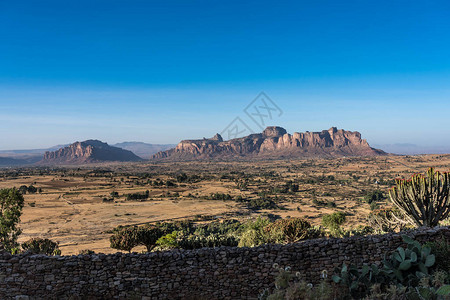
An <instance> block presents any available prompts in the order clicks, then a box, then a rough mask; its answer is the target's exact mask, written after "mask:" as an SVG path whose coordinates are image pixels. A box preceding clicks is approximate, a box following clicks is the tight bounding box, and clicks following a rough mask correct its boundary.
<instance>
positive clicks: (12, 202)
mask: <svg viewBox="0 0 450 300" xmlns="http://www.w3.org/2000/svg"><path fill="white" fill-rule="evenodd" d="M24 202H25V201H24V199H23V196H22V194H21V193H20V192H19V191H18V190H16V189H14V188H13V189H1V190H0V250H1V249H5V250H7V251H11V250H12V249H13V248H17V247H18V246H19V244H18V243H17V238H18V236H19V235H20V234H21V233H22V230H20V228H18V226H17V225H18V223H19V222H20V216H21V215H22V209H23V206H24Z"/></svg>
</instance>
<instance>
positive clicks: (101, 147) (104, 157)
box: [39, 140, 142, 165]
mask: <svg viewBox="0 0 450 300" xmlns="http://www.w3.org/2000/svg"><path fill="white" fill-rule="evenodd" d="M141 160H142V159H141V158H140V157H138V156H137V155H136V154H134V153H133V152H131V151H129V150H124V149H121V148H118V147H113V146H110V145H108V144H107V143H103V142H101V141H99V140H87V141H84V142H75V143H73V144H71V145H69V146H67V147H63V148H60V149H58V150H56V151H47V152H45V154H44V157H43V159H42V160H41V161H40V162H39V164H42V165H53V164H68V165H72V164H75V165H77V164H88V163H101V162H113V161H117V162H132V161H141Z"/></svg>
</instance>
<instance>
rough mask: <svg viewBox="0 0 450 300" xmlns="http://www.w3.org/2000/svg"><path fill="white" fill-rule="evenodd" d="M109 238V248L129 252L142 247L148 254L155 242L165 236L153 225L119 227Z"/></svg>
mask: <svg viewBox="0 0 450 300" xmlns="http://www.w3.org/2000/svg"><path fill="white" fill-rule="evenodd" d="M113 233H114V234H113V235H112V236H111V237H110V239H109V240H110V242H111V244H110V247H111V248H114V249H118V250H123V251H128V252H130V251H131V250H132V249H133V248H134V247H136V246H139V245H143V246H145V247H146V248H147V251H148V252H150V251H152V249H153V248H154V247H155V245H156V241H157V240H158V239H159V238H160V237H161V236H163V235H164V234H165V232H164V231H163V230H161V229H160V228H158V227H157V226H154V225H147V226H141V227H138V226H129V227H122V226H119V227H117V228H115V229H114V231H113Z"/></svg>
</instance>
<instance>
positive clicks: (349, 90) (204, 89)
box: [0, 0, 450, 150]
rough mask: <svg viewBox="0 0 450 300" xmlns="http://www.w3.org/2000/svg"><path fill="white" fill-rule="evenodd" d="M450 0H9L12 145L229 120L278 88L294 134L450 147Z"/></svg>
mask: <svg viewBox="0 0 450 300" xmlns="http://www.w3.org/2000/svg"><path fill="white" fill-rule="evenodd" d="M449 13H450V4H449V3H448V2H446V1H361V0H358V1H292V2H290V1H283V2H280V1H277V2H275V1H273V2H269V1H245V2H244V3H243V1H212V0H209V1H170V0H168V1H92V0H91V1H71V2H66V1H1V2H0V38H1V41H2V42H1V43H0V150H2V149H20V148H40V147H47V146H52V145H55V144H63V143H70V142H73V141H75V140H84V139H88V138H96V139H100V140H103V141H106V142H109V143H115V142H121V141H130V140H138V141H144V142H151V143H176V142H178V141H179V140H180V139H186V138H197V137H203V136H212V135H214V134H215V133H216V132H221V131H222V130H223V129H224V128H225V127H226V126H227V125H228V123H229V122H231V121H232V120H233V119H234V118H235V117H236V116H242V114H243V112H242V110H243V108H245V106H246V105H247V104H248V103H249V102H251V101H252V100H253V98H254V97H255V96H256V95H258V93H259V92H260V91H265V92H266V93H267V94H268V95H269V96H270V97H271V98H272V99H273V101H274V102H276V103H277V104H278V105H279V106H280V107H281V108H282V109H283V112H284V113H283V115H282V116H281V117H279V118H278V119H276V120H273V121H272V122H273V123H274V124H270V125H280V126H283V127H285V128H286V129H287V130H288V131H289V132H294V131H306V130H309V131H318V130H322V129H328V128H329V127H331V126H337V127H339V128H344V129H348V130H358V131H360V132H361V133H362V134H363V137H364V138H367V139H368V141H369V143H372V144H392V143H414V144H418V145H422V146H436V147H450V140H449V138H448V137H449V136H450V118H449V113H450V101H449V99H450V55H449V51H448V49H449V48H450V18H448V15H449Z"/></svg>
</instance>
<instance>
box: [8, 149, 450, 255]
mask: <svg viewBox="0 0 450 300" xmlns="http://www.w3.org/2000/svg"><path fill="white" fill-rule="evenodd" d="M429 167H436V168H437V169H438V170H440V171H450V155H422V156H387V157H370V158H369V157H366V158H363V157H362V158H350V157H348V158H339V159H308V160H271V161H252V162H250V161H240V162H226V161H223V162H217V161H202V162H170V163H150V162H142V163H127V164H107V165H106V164H103V165H88V166H81V167H73V166H72V167H55V168H46V167H33V168H31V167H27V168H4V169H0V188H11V187H16V188H19V187H20V186H22V185H26V186H30V185H33V186H34V187H36V188H40V189H41V192H40V193H34V194H29V193H27V194H25V195H24V198H25V207H24V209H23V215H22V218H21V223H20V227H21V228H22V230H23V233H22V235H21V236H20V239H19V241H20V242H24V241H26V240H28V239H30V238H32V237H41V238H49V239H52V240H54V241H57V242H59V244H60V249H61V251H62V254H63V255H72V254H78V253H79V252H80V251H81V250H86V249H89V250H93V251H95V252H101V253H115V252H117V250H115V249H112V248H110V247H109V237H110V235H111V230H112V229H113V228H114V227H116V226H118V225H131V224H138V225H139V224H146V223H152V222H157V221H166V220H177V219H187V218H190V219H199V220H200V219H205V218H209V219H224V218H235V219H239V220H246V219H248V218H254V217H257V216H264V215H267V214H273V215H278V216H281V217H283V218H285V217H288V216H290V217H305V218H308V220H309V221H310V222H311V223H313V224H315V225H319V224H320V222H321V217H322V216H323V215H324V214H329V213H332V212H333V211H342V212H345V213H347V215H348V220H349V221H348V222H347V223H346V224H345V226H346V227H356V226H358V225H364V224H366V217H367V215H368V214H369V213H370V206H369V204H368V203H367V202H365V201H364V200H363V198H364V196H365V195H367V194H368V193H370V192H372V191H376V190H380V191H382V192H383V193H384V194H385V195H386V196H387V191H388V189H389V187H390V186H392V185H393V184H394V180H395V178H408V177H410V176H411V175H412V174H414V173H417V172H424V171H426V169H427V168H429ZM184 174H186V175H185V176H184ZM289 184H290V185H292V184H294V185H298V189H294V191H292V190H290V189H288V188H286V187H287V186H288V185H289ZM147 190H148V195H149V196H148V199H145V200H127V197H126V195H127V194H133V193H142V194H143V193H145V192H146V191H147ZM112 192H117V193H118V196H115V197H112ZM214 195H216V196H214ZM223 195H230V196H231V198H232V199H231V200H221V199H217V198H218V197H219V198H220V196H223ZM239 196H241V197H239ZM238 198H240V199H247V200H249V199H258V198H264V199H270V200H271V201H273V202H274V203H276V204H277V207H276V208H272V209H264V208H259V209H258V208H255V207H252V208H251V207H249V206H248V205H247V202H243V201H237V200H236V199H238ZM214 199H217V200H214ZM377 205H378V206H379V207H382V206H386V205H388V201H387V200H386V199H385V200H382V201H378V203H377ZM135 250H137V251H139V249H135Z"/></svg>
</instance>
